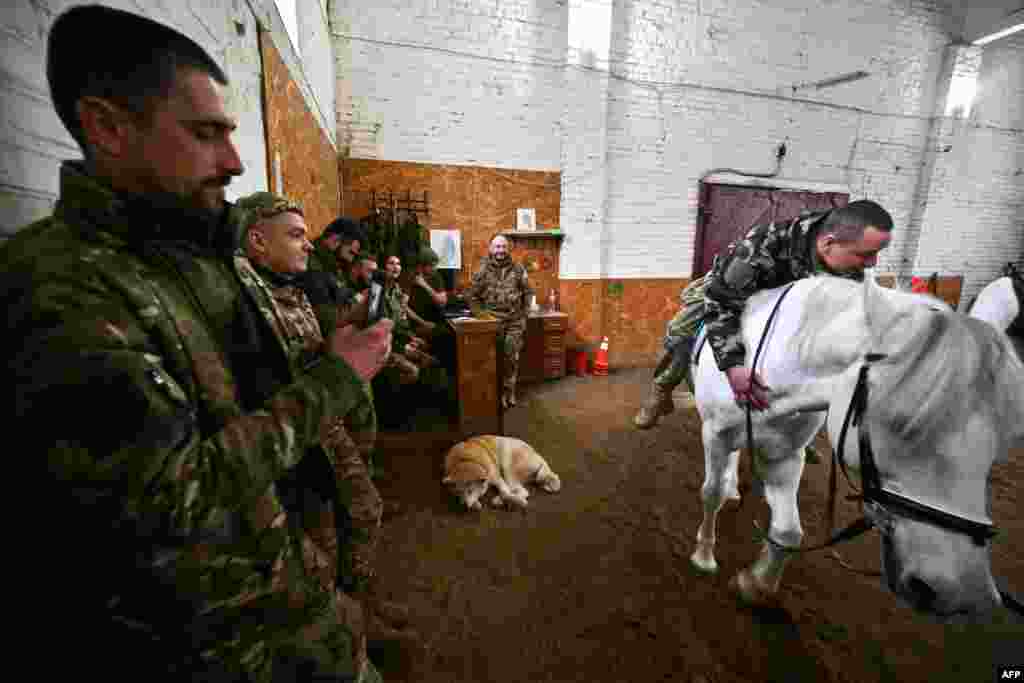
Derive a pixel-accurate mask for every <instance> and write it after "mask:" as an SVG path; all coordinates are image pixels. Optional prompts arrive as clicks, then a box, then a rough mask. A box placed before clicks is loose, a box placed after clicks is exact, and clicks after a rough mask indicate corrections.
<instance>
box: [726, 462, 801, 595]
mask: <svg viewBox="0 0 1024 683" xmlns="http://www.w3.org/2000/svg"><path fill="white" fill-rule="evenodd" d="M803 470H804V458H803V449H802V448H801V449H798V450H789V449H787V450H786V455H785V456H784V457H782V458H779V459H775V460H772V461H761V462H760V472H761V476H762V477H763V481H764V495H765V499H766V500H767V501H768V506H769V507H770V508H771V511H772V519H771V525H770V526H769V528H768V535H769V537H770V538H772V539H773V540H774V541H775V542H776V543H779V544H781V545H783V546H787V547H799V545H800V542H801V541H802V540H803V536H804V532H803V528H802V527H801V526H800V511H799V510H798V509H797V503H796V495H797V490H798V489H799V487H800V477H801V475H802V474H803ZM789 558H790V554H789V553H786V552H783V551H781V550H779V549H778V548H776V547H775V546H774V545H772V544H771V543H768V542H765V544H764V546H763V547H762V548H761V556H760V557H758V559H757V560H756V561H755V562H754V564H753V565H751V566H750V567H749V568H748V569H744V570H742V571H740V572H739V573H738V574H737V575H736V578H735V579H733V587H734V588H735V589H736V590H737V591H738V592H739V595H740V597H741V598H742V599H743V600H745V601H746V602H749V603H752V604H760V605H765V604H771V603H772V602H773V601H774V598H775V595H776V593H777V592H778V590H779V581H780V580H781V579H782V571H783V569H784V568H785V566H786V562H787V561H788V560H789Z"/></svg>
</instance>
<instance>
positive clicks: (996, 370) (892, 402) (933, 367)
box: [871, 308, 1024, 447]
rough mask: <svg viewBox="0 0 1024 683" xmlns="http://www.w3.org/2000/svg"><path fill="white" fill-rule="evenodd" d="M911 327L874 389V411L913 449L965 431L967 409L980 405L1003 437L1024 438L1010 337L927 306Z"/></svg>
mask: <svg viewBox="0 0 1024 683" xmlns="http://www.w3.org/2000/svg"><path fill="white" fill-rule="evenodd" d="M908 323H909V324H912V325H914V326H916V327H917V329H916V330H915V331H914V332H913V334H912V335H911V336H910V338H909V339H908V340H907V341H906V343H905V344H903V345H902V348H900V349H899V350H897V351H895V352H894V353H890V355H889V357H888V359H887V360H886V361H884V362H885V363H886V365H887V367H888V371H887V372H885V373H881V374H880V379H879V380H878V382H877V386H873V387H872V389H873V394H874V396H873V397H872V401H871V403H872V410H873V412H876V414H878V415H879V416H882V417H884V418H887V419H888V421H889V422H890V424H891V425H892V426H893V427H894V428H895V430H896V432H897V434H898V435H899V436H900V438H901V439H903V440H905V441H906V442H907V444H908V446H910V447H917V446H919V445H921V443H922V442H924V441H925V440H927V439H934V438H935V437H936V436H938V435H939V434H942V433H945V432H948V431H952V430H955V429H959V428H961V427H962V426H963V423H964V422H965V420H966V418H967V416H968V415H969V414H970V410H969V409H967V408H968V407H969V406H973V405H977V404H978V403H979V402H982V403H985V404H988V405H991V406H992V407H993V408H994V410H995V415H996V420H997V425H996V428H997V429H998V430H999V433H1000V434H1001V435H1004V436H1006V437H1007V438H1008V439H1009V440H1010V441H1011V442H1012V441H1015V440H1017V439H1019V438H1021V437H1022V436H1024V366H1022V365H1021V362H1020V360H1018V358H1017V355H1016V353H1015V352H1014V350H1013V348H1012V346H1011V345H1010V342H1009V339H1008V338H1007V337H1006V335H1005V334H1002V333H1001V332H999V331H998V330H996V329H995V328H993V327H992V326H991V325H987V324H985V323H983V322H982V321H979V320H975V319H973V318H969V317H967V316H965V315H960V314H958V313H954V312H946V311H941V312H937V311H932V310H926V309H925V308H921V309H920V310H918V311H915V312H914V314H913V315H912V316H910V317H909V318H908Z"/></svg>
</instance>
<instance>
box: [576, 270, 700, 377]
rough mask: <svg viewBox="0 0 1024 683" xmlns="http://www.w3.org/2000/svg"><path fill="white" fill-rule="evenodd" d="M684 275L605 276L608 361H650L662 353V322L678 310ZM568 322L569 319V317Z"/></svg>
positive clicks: (617, 363)
mask: <svg viewBox="0 0 1024 683" xmlns="http://www.w3.org/2000/svg"><path fill="white" fill-rule="evenodd" d="M688 282H689V280H687V279H685V278H658V279H637V280H607V281H605V282H604V283H603V284H604V287H605V289H606V295H605V298H604V305H603V319H604V332H603V335H602V336H607V337H608V343H609V346H608V363H609V365H611V366H613V367H628V366H637V365H653V364H654V363H655V362H656V361H657V359H658V356H659V355H660V354H661V349H662V340H663V339H664V337H665V325H666V323H668V321H669V320H671V319H672V317H673V316H674V315H675V314H676V313H677V312H678V311H679V293H680V292H681V291H682V290H683V288H684V287H685V286H686V285H687V283H688ZM570 323H571V320H570Z"/></svg>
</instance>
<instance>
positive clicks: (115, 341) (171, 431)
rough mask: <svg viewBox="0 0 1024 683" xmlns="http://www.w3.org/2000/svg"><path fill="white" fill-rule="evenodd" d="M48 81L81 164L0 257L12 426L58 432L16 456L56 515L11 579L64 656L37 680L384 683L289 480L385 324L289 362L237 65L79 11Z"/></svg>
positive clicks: (133, 25)
mask: <svg viewBox="0 0 1024 683" xmlns="http://www.w3.org/2000/svg"><path fill="white" fill-rule="evenodd" d="M107 33H109V34H111V35H116V36H118V39H117V40H116V41H96V40H95V36H97V35H101V34H107ZM47 75H48V79H49V83H50V88H51V92H52V94H53V100H54V103H55V106H56V109H57V112H58V114H59V116H60V118H61V120H62V121H63V122H64V124H65V125H66V126H67V128H68V130H69V131H70V132H71V134H72V135H73V136H74V138H75V139H76V141H77V142H78V143H79V144H80V145H81V147H82V149H83V152H84V156H85V161H84V162H70V161H69V162H65V163H64V164H63V166H62V167H61V175H60V195H59V199H58V202H57V205H56V209H55V211H54V213H53V215H52V216H49V217H47V218H44V219H42V220H40V221H38V222H36V223H34V224H32V225H29V226H27V227H24V228H23V229H21V230H20V231H19V232H18V233H17V234H16V235H15V236H14V237H13V238H11V239H10V240H9V241H8V242H7V243H6V244H4V245H3V246H2V247H0V304H2V306H3V309H4V311H5V312H6V314H7V315H6V320H7V329H6V331H5V334H4V335H3V336H2V338H0V339H2V343H3V345H4V353H3V358H4V363H5V369H4V372H5V373H6V377H5V378H4V381H2V382H0V386H3V387H5V388H6V389H8V390H9V391H10V392H11V393H12V394H13V396H11V398H12V399H13V402H12V405H13V406H14V414H13V419H14V423H15V424H24V425H28V424H35V425H45V428H43V429H36V430H33V433H32V434H31V436H29V438H28V439H26V440H24V441H22V442H21V444H22V445H21V446H20V447H19V452H20V453H21V454H22V458H23V461H24V462H26V463H28V465H29V467H30V468H32V469H30V470H29V471H30V473H37V474H39V475H40V476H39V477H38V479H37V480H36V481H35V482H33V483H34V484H35V485H34V486H33V488H32V490H33V494H34V495H35V496H36V497H37V500H38V502H39V503H40V504H42V505H44V506H45V508H46V514H47V516H48V518H49V519H57V520H59V524H58V525H55V526H54V527H53V529H52V530H51V531H50V532H49V533H33V536H35V537H37V538H36V539H35V540H33V539H28V543H29V544H30V545H29V546H22V549H23V550H24V551H25V552H26V553H27V555H26V557H30V558H31V562H29V563H27V564H26V565H25V566H26V567H28V568H29V570H30V573H28V572H26V576H24V578H23V580H19V581H18V582H17V585H18V588H19V590H27V591H29V592H30V594H32V595H33V599H34V600H35V601H36V604H37V608H38V609H39V614H46V615H57V616H56V617H54V618H48V619H47V620H46V623H45V624H39V628H38V629H36V630H35V632H38V633H40V634H42V633H45V634H46V635H45V638H46V639H47V640H48V641H49V642H51V643H53V644H55V646H56V647H58V648H59V656H58V657H50V658H45V660H39V661H37V662H35V663H34V665H33V666H34V670H35V673H36V674H39V673H41V669H45V668H51V669H55V668H59V667H66V669H70V670H72V671H67V670H65V671H63V672H62V673H64V674H68V673H72V672H73V675H75V676H79V677H88V676H89V674H90V673H93V674H100V673H101V674H102V675H103V676H104V677H110V678H112V679H116V678H124V679H126V680H154V679H156V680H196V681H225V682H226V681H239V680H246V681H259V682H265V683H270V682H272V681H294V680H313V679H316V680H323V681H327V680H330V681H378V680H380V678H379V674H378V673H377V672H376V670H375V669H374V667H373V666H372V664H370V662H369V660H368V658H367V656H366V639H365V635H364V634H363V623H362V622H363V614H362V609H361V607H360V605H359V604H358V603H357V602H356V601H354V600H352V599H351V598H349V597H348V596H346V595H344V594H343V593H340V592H339V591H334V590H328V589H327V587H325V586H324V585H323V584H322V583H321V582H320V581H319V580H317V577H316V571H317V569H318V567H320V566H322V558H320V557H319V553H318V549H317V548H316V545H315V544H314V543H313V542H312V541H311V539H310V538H309V537H308V536H307V535H305V534H303V533H301V530H299V529H297V528H296V524H295V523H294V520H293V518H292V517H291V516H289V515H288V514H287V513H286V512H285V509H284V507H283V505H282V502H281V499H280V497H279V493H278V490H277V487H276V486H275V482H276V481H278V480H280V479H281V478H282V477H283V476H285V475H286V473H287V472H289V471H290V470H292V469H293V468H295V467H296V466H297V465H299V464H300V463H301V462H302V461H303V460H304V459H306V458H308V457H312V455H311V453H312V452H313V451H315V450H316V447H318V446H321V445H322V444H324V443H330V430H331V428H332V427H333V426H335V425H337V424H338V423H339V420H343V419H344V418H345V417H346V416H347V415H348V414H349V413H350V412H352V410H353V409H355V408H356V407H357V406H358V405H359V404H360V403H361V402H362V401H364V400H365V395H364V393H363V391H362V389H361V386H362V384H363V383H364V382H366V381H367V380H369V379H370V378H372V377H373V375H374V374H375V373H376V372H377V371H378V370H379V369H380V367H381V366H382V365H383V363H384V359H385V358H386V355H387V352H388V347H389V345H390V327H391V323H390V322H387V321H385V322H382V323H380V325H378V326H375V327H372V328H369V329H367V330H364V331H359V330H356V329H355V328H352V327H348V328H344V329H339V330H332V331H331V332H330V334H329V336H328V339H327V340H326V342H325V344H324V347H323V350H322V351H321V352H320V353H313V354H309V355H308V356H306V357H304V358H302V359H300V360H298V362H294V363H292V362H289V357H288V354H287V349H286V347H285V346H282V344H281V343H280V340H279V338H278V337H277V335H276V333H275V330H274V327H273V324H272V321H269V320H267V319H266V318H265V317H264V314H263V312H262V310H261V308H260V307H258V306H256V305H255V303H254V301H257V300H259V298H260V297H261V296H262V294H261V292H260V291H259V290H258V289H254V288H253V286H252V280H251V278H248V277H247V276H246V274H245V272H244V268H242V264H241V263H240V262H239V259H238V258H237V257H236V256H235V248H236V246H237V236H238V225H239V223H238V213H237V210H236V209H235V208H234V207H232V206H231V205H229V204H227V203H226V202H225V200H224V187H225V186H226V185H227V184H228V183H230V181H231V178H232V177H233V176H237V175H239V174H241V173H242V171H243V169H242V165H241V161H240V159H239V157H238V154H237V151H236V150H235V147H234V145H233V143H232V142H231V138H230V134H231V131H232V130H233V129H234V127H235V124H234V122H233V120H232V119H231V118H229V117H228V115H227V114H226V113H225V111H224V98H223V93H222V88H223V87H224V86H225V85H226V84H227V78H226V77H225V75H224V73H223V71H222V70H221V69H220V68H219V67H218V66H217V64H216V63H215V62H214V61H213V60H212V59H211V58H210V57H209V56H208V55H207V54H206V53H205V52H204V51H203V50H202V48H200V47H199V46H198V45H196V44H195V43H194V42H193V41H191V40H189V39H188V38H186V37H185V36H183V35H181V34H179V33H177V32H175V31H173V30H171V29H169V28H167V27H165V26H163V25H161V24H157V23H156V22H152V21H150V20H148V19H145V18H143V17H139V16H137V15H133V14H130V13H127V12H121V11H118V10H113V9H110V8H106V7H102V6H97V5H93V6H84V7H83V6H79V7H75V8H73V9H71V10H69V11H68V12H66V13H64V14H62V15H61V16H60V17H59V18H58V19H57V20H56V21H55V23H54V25H53V27H52V29H51V31H50V34H49V45H48V55H47ZM56 673H57V672H53V671H47V672H46V673H44V674H43V677H44V678H47V679H57V678H58V677H59V676H58V675H47V674H56ZM61 678H68V676H66V675H65V676H62V677H61Z"/></svg>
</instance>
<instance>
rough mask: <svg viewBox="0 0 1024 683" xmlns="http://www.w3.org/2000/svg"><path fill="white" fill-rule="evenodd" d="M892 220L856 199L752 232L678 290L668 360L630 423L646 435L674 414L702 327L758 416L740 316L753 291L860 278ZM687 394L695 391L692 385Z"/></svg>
mask: <svg viewBox="0 0 1024 683" xmlns="http://www.w3.org/2000/svg"><path fill="white" fill-rule="evenodd" d="M891 231H892V217H891V216H890V215H889V213H888V212H887V211H886V210H885V209H883V208H882V207H881V206H879V205H878V204H876V203H875V202H872V201H868V200H861V201H856V202H853V203H851V204H849V205H847V206H845V207H841V208H837V209H832V210H829V211H823V212H817V213H805V214H803V215H801V216H800V217H799V218H796V219H794V220H792V221H788V222H785V223H780V224H778V225H776V224H774V223H768V224H765V225H758V226H754V227H753V228H751V229H750V230H749V231H748V232H747V234H746V236H744V237H743V239H741V240H737V241H736V242H733V243H732V244H730V245H729V246H728V247H727V248H726V250H725V252H724V253H723V254H720V255H719V256H717V257H715V262H714V265H713V266H712V268H711V271H710V272H709V273H708V274H707V276H705V277H703V278H698V279H697V280H694V282H693V283H691V284H690V286H689V287H687V288H686V289H684V290H683V294H682V297H681V298H682V302H683V308H682V310H681V311H680V312H679V313H678V314H677V315H676V317H675V318H673V319H672V320H671V321H670V322H669V324H668V327H667V330H666V336H665V350H666V352H665V354H664V356H663V357H662V359H661V361H660V362H659V364H658V367H657V369H656V370H655V376H654V382H653V385H652V387H651V396H650V397H649V398H648V399H647V400H646V401H645V402H644V404H643V406H642V407H641V409H640V412H639V413H638V414H637V415H636V417H635V418H634V420H633V422H634V424H635V425H636V426H637V427H639V428H641V429H647V428H649V427H652V426H654V425H655V424H657V423H658V419H659V418H660V417H661V416H663V415H668V414H669V413H671V412H672V411H673V410H674V409H675V406H674V405H673V403H672V390H673V389H674V388H675V387H676V386H678V385H679V383H680V382H681V381H682V380H683V379H684V378H686V377H688V376H689V372H690V355H691V352H692V349H693V343H694V337H695V336H696V333H697V330H698V327H699V325H700V323H701V321H703V322H704V324H705V327H706V329H707V339H708V344H710V345H711V349H712V351H713V352H714V355H715V362H716V364H717V365H718V368H719V369H720V370H721V371H722V372H724V373H726V376H727V377H728V380H729V385H730V386H731V387H732V390H733V393H734V395H735V396H736V400H737V401H739V402H740V403H746V402H748V401H749V402H750V404H751V406H752V407H753V408H755V409H758V410H763V409H765V408H767V407H768V397H767V394H766V393H765V391H766V387H764V385H763V384H762V383H761V381H760V378H759V377H758V376H757V375H756V374H754V373H753V372H752V371H751V370H750V369H749V368H745V367H744V363H746V353H747V350H746V349H745V348H744V346H743V339H742V336H741V330H740V317H741V315H742V313H743V308H744V306H745V305H746V302H747V299H749V298H750V297H751V296H752V295H753V294H754V293H755V292H758V291H760V290H763V289H771V288H773V287H780V286H782V285H784V284H786V283H789V282H793V281H795V280H799V279H802V278H805V277H809V276H811V275H814V274H816V273H829V274H832V275H838V276H842V277H848V278H853V279H856V280H862V279H863V278H864V269H865V268H870V267H873V266H874V265H875V263H876V261H877V257H878V252H879V251H881V250H882V249H884V248H885V247H887V246H888V244H889V240H890V233H891ZM691 389H692V387H691Z"/></svg>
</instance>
